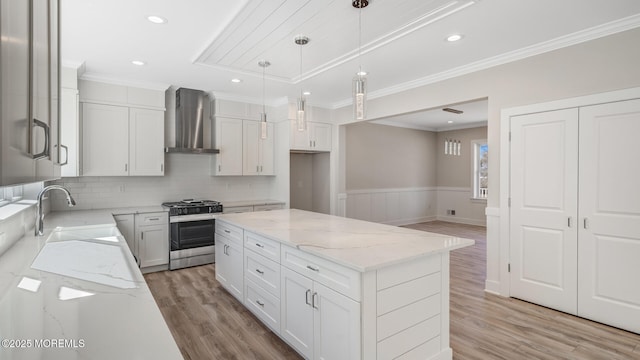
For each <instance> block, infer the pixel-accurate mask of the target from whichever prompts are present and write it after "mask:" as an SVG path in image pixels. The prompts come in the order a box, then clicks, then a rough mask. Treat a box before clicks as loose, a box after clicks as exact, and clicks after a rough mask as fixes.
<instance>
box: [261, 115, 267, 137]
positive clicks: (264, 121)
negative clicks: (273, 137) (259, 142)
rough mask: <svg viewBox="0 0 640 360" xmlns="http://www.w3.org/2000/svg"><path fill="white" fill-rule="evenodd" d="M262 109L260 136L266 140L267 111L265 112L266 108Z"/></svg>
mask: <svg viewBox="0 0 640 360" xmlns="http://www.w3.org/2000/svg"><path fill="white" fill-rule="evenodd" d="M262 111H263V112H261V113H260V138H261V139H263V140H264V139H266V138H267V113H266V112H264V109H263V110H262Z"/></svg>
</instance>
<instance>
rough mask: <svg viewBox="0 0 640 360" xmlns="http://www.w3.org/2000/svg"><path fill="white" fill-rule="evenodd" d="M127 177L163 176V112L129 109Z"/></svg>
mask: <svg viewBox="0 0 640 360" xmlns="http://www.w3.org/2000/svg"><path fill="white" fill-rule="evenodd" d="M129 175H130V176H162V175H164V111H160V110H149V109H137V108H130V109H129Z"/></svg>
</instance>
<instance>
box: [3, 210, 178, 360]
mask: <svg viewBox="0 0 640 360" xmlns="http://www.w3.org/2000/svg"><path fill="white" fill-rule="evenodd" d="M157 210H158V211H162V209H161V208H158V209H157ZM117 212H118V211H115V212H114V210H113V209H109V210H89V211H65V212H54V213H51V214H49V215H47V216H46V218H45V234H44V236H41V237H36V236H34V235H33V234H32V233H31V232H29V233H28V234H27V235H25V236H24V237H23V238H22V239H20V240H18V241H17V242H16V243H15V244H14V245H13V246H12V247H11V248H10V249H9V250H7V252H6V253H4V254H3V255H2V256H0V359H3V360H4V359H7V360H9V359H11V360H13V359H182V355H181V353H180V350H179V349H178V347H177V345H176V343H175V341H174V339H173V337H172V335H171V333H170V331H169V328H168V327H167V325H166V323H165V321H164V319H163V317H162V314H161V313H160V309H159V308H158V306H157V305H156V302H155V300H154V298H153V296H152V294H151V291H150V290H149V288H148V287H147V284H146V282H145V280H144V277H143V276H142V273H141V272H140V271H139V269H138V268H137V266H136V263H135V260H134V258H133V255H132V254H131V252H130V251H129V249H128V247H127V243H126V241H125V240H124V238H123V237H122V236H121V235H120V233H119V232H117V230H113V229H114V228H115V221H114V219H113V216H112V214H114V213H117ZM126 213H131V212H130V211H128V212H126ZM95 225H105V226H103V227H102V228H106V229H108V228H111V229H112V231H113V233H112V234H115V235H114V236H110V237H108V239H105V240H106V241H93V242H90V241H83V240H80V241H77V242H76V244H77V245H82V246H77V247H73V246H72V247H69V246H71V245H73V243H72V242H71V241H59V242H53V241H54V240H53V238H54V236H51V239H50V235H51V234H52V233H55V232H56V231H57V230H59V229H56V227H67V228H69V227H80V228H77V229H80V230H86V229H89V230H91V229H95V228H96V226H95ZM80 232H82V231H80ZM54 235H56V234H54ZM48 239H49V241H48ZM58 240H59V239H58ZM52 244H54V245H62V247H57V248H56V247H53V246H51V245H52ZM46 249H49V250H50V251H49V252H47V251H45V250H46ZM83 249H88V251H92V252H94V254H93V256H94V259H98V260H102V262H103V263H104V266H103V264H84V265H83V264H82V262H84V263H86V262H87V259H90V256H89V255H90V254H86V255H82V256H76V253H73V251H76V252H78V251H80V252H81V251H84V250H83ZM106 250H108V251H106ZM56 251H62V252H58V253H56ZM45 255H47V256H48V257H46V258H44V256H45ZM109 256H115V258H118V259H119V261H120V263H119V266H120V267H121V268H122V266H123V265H124V266H125V267H128V268H129V269H130V271H128V272H127V275H128V276H129V277H128V278H124V279H123V278H120V273H119V272H117V271H113V267H114V266H115V265H113V264H110V263H109V261H111V260H109V259H110V258H109ZM58 258H59V261H58V262H57V263H56V259H58ZM74 260H80V261H78V263H79V264H80V265H77V266H75V265H73V266H72V265H69V263H73V264H75V263H76V261H74ZM81 265H83V266H85V267H90V268H91V266H92V265H94V266H93V268H96V269H97V268H100V269H99V270H96V271H95V272H93V271H89V272H83V268H79V267H78V266H81ZM36 268H39V269H47V270H48V271H45V270H36ZM65 273H66V274H71V275H63V274H65ZM74 274H75V275H74ZM101 279H102V280H101ZM105 280H113V281H105ZM123 284H124V285H123Z"/></svg>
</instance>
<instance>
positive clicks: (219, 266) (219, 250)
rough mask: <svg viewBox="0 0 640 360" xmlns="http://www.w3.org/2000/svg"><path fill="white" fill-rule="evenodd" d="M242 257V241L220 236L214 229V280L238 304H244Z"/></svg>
mask: <svg viewBox="0 0 640 360" xmlns="http://www.w3.org/2000/svg"><path fill="white" fill-rule="evenodd" d="M216 226H217V225H216ZM243 256H244V251H243V246H242V240H237V239H235V240H234V239H233V238H232V237H227V236H226V235H222V234H221V233H220V232H218V230H217V227H216V254H215V257H216V280H218V281H219V282H220V284H221V285H222V286H223V287H224V288H225V289H227V291H229V293H231V295H233V296H235V297H236V299H238V300H239V301H240V302H244V299H243V295H244V291H243V288H244V271H243V269H244V265H243Z"/></svg>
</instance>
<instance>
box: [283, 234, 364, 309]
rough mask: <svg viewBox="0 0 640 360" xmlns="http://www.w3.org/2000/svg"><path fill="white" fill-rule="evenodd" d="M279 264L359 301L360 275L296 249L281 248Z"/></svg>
mask: <svg viewBox="0 0 640 360" xmlns="http://www.w3.org/2000/svg"><path fill="white" fill-rule="evenodd" d="M281 259H282V260H281V262H280V263H281V264H282V265H283V266H286V267H288V268H289V269H291V270H293V271H295V272H297V273H299V274H302V275H304V276H306V277H308V278H310V279H312V280H314V281H317V282H319V283H321V284H322V285H325V286H327V287H329V288H330V289H333V290H335V291H337V292H339V293H341V294H342V295H346V296H348V297H350V298H351V299H353V300H355V301H358V302H359V301H360V298H361V294H360V282H361V280H360V273H359V272H358V271H355V270H353V269H349V268H347V267H345V266H342V265H338V264H336V263H333V262H331V261H328V260H325V259H322V258H319V257H317V256H314V255H311V254H309V253H306V252H303V251H300V250H298V249H295V248H292V247H289V246H284V245H283V246H282V255H281Z"/></svg>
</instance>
